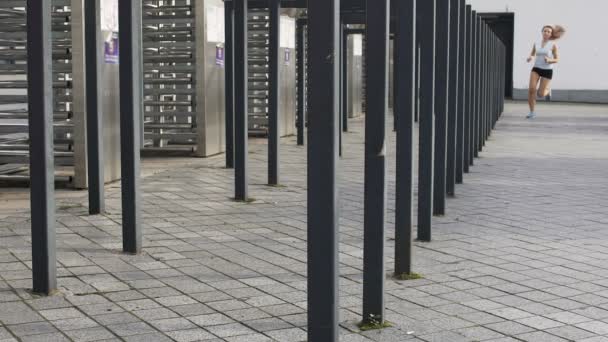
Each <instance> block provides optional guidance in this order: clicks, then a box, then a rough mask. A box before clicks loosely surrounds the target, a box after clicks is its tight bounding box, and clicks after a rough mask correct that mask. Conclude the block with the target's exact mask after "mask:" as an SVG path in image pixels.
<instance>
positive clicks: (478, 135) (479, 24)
mask: <svg viewBox="0 0 608 342" xmlns="http://www.w3.org/2000/svg"><path fill="white" fill-rule="evenodd" d="M477 27H478V38H477V39H478V47H479V48H478V51H477V54H478V64H477V85H478V88H477V93H478V94H477V127H476V133H475V134H476V138H477V141H476V143H477V149H476V150H475V152H476V154H475V157H479V152H481V150H482V147H483V130H482V126H483V115H484V110H483V49H484V44H483V37H484V34H483V25H482V21H481V17H480V16H477Z"/></svg>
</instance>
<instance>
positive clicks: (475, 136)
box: [472, 13, 481, 160]
mask: <svg viewBox="0 0 608 342" xmlns="http://www.w3.org/2000/svg"><path fill="white" fill-rule="evenodd" d="M474 25H475V46H474V48H473V53H474V54H475V60H474V61H473V69H474V73H475V74H474V76H473V77H474V79H475V81H474V84H473V94H474V102H473V106H474V113H475V114H474V118H473V134H472V139H473V144H472V147H473V159H472V160H474V158H477V157H478V155H479V148H478V147H479V93H480V92H479V73H480V69H479V63H480V62H481V61H480V60H479V56H480V53H479V50H480V49H481V46H480V44H479V35H480V30H479V17H478V16H477V13H475V14H474Z"/></svg>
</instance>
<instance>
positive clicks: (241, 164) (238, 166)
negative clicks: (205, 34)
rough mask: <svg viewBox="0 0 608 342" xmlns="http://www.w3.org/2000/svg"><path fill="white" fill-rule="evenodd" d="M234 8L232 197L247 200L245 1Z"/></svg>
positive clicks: (235, 4) (246, 30) (241, 1)
mask: <svg viewBox="0 0 608 342" xmlns="http://www.w3.org/2000/svg"><path fill="white" fill-rule="evenodd" d="M233 6H234V50H233V51H234V145H235V146H234V183H235V184H234V193H235V194H234V198H235V200H237V201H248V200H249V194H248V173H247V150H248V147H247V145H248V141H247V139H248V126H247V119H248V118H247V114H248V103H247V101H248V95H249V85H248V84H247V81H248V75H247V72H248V65H247V63H248V60H249V59H248V53H247V34H248V33H247V32H248V29H247V0H233Z"/></svg>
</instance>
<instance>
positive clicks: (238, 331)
mask: <svg viewBox="0 0 608 342" xmlns="http://www.w3.org/2000/svg"><path fill="white" fill-rule="evenodd" d="M206 329H207V330H209V331H210V332H211V333H212V334H214V335H216V336H219V337H222V338H225V337H232V336H239V335H248V334H251V333H254V331H253V330H251V329H249V328H247V327H246V326H244V325H243V324H240V323H230V324H221V325H213V326H209V327H206Z"/></svg>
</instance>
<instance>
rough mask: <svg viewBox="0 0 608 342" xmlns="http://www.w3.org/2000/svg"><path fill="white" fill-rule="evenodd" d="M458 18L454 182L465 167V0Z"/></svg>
mask: <svg viewBox="0 0 608 342" xmlns="http://www.w3.org/2000/svg"><path fill="white" fill-rule="evenodd" d="M458 10H459V12H460V15H459V17H460V20H459V25H458V40H459V41H460V44H459V46H458V96H457V97H458V106H457V109H456V110H457V112H458V122H457V123H456V132H457V134H456V184H462V182H463V181H464V176H463V173H464V169H465V164H466V162H465V160H466V159H465V136H466V120H467V119H466V116H467V112H466V105H467V103H466V87H467V81H468V80H467V79H466V70H467V46H468V45H467V44H468V42H467V38H468V37H467V31H466V27H467V14H466V6H465V0H458Z"/></svg>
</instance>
